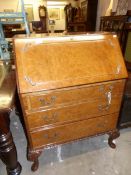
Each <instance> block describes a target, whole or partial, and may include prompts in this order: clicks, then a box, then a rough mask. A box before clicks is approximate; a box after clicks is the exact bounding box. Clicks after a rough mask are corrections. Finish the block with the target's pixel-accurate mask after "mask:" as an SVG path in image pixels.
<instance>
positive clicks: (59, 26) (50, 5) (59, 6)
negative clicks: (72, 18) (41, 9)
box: [47, 0, 68, 30]
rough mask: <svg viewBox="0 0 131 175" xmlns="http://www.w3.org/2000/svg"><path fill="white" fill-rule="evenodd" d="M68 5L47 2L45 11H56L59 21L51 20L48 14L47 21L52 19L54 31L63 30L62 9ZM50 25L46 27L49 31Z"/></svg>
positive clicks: (63, 18) (65, 2) (66, 2)
mask: <svg viewBox="0 0 131 175" xmlns="http://www.w3.org/2000/svg"><path fill="white" fill-rule="evenodd" d="M66 4H68V1H66V0H65V1H48V2H47V9H48V12H49V10H50V9H58V12H59V19H52V18H50V16H49V14H48V18H49V20H50V19H52V20H54V21H55V25H53V26H54V30H65V13H64V7H65V6H66ZM51 27H52V25H48V28H49V30H51Z"/></svg>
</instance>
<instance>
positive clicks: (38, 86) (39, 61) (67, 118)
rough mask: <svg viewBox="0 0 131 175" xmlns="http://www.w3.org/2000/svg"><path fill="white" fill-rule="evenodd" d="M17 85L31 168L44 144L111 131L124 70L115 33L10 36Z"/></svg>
mask: <svg viewBox="0 0 131 175" xmlns="http://www.w3.org/2000/svg"><path fill="white" fill-rule="evenodd" d="M14 49H15V53H16V70H17V71H16V72H17V74H16V75H17V86H18V92H19V96H20V102H21V105H22V110H23V113H24V120H25V125H26V130H27V135H28V143H29V144H28V159H29V160H30V161H33V162H34V163H33V165H32V170H33V171H35V170H37V168H38V165H39V162H38V157H39V156H40V154H41V152H42V149H43V148H44V147H46V146H52V145H56V144H61V143H65V142H68V141H72V140H76V139H81V138H84V137H88V136H93V135H97V134H103V133H108V134H109V135H110V136H109V140H108V142H109V145H110V146H111V147H112V148H115V144H114V143H113V142H112V141H113V139H115V138H117V137H118V136H119V132H118V131H117V129H116V125H117V120H118V116H119V110H120V106H121V100H122V96H123V90H124V86H125V79H126V77H127V71H126V68H125V64H124V61H123V57H122V54H121V50H120V46H119V44H118V39H117V37H116V35H112V34H108V33H107V34H106V33H104V34H103V33H99V34H83V35H73V36H72V35H62V34H59V35H53V36H52V35H32V36H29V37H27V36H17V37H16V38H14Z"/></svg>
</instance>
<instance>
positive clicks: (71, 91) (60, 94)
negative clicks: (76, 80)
mask: <svg viewBox="0 0 131 175" xmlns="http://www.w3.org/2000/svg"><path fill="white" fill-rule="evenodd" d="M124 82H125V81H124V80H118V81H111V82H108V83H102V84H101V83H97V84H93V85H88V86H78V87H74V88H66V89H62V90H53V91H47V92H45V93H35V94H28V95H24V96H22V97H23V104H24V108H25V110H38V109H41V108H45V107H54V106H58V105H61V104H67V103H71V104H72V103H73V102H78V101H83V100H88V101H90V100H92V99H97V98H102V97H104V96H105V93H107V92H109V91H112V95H117V94H121V93H122V92H123V89H124Z"/></svg>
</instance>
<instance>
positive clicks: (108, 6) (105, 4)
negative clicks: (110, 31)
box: [96, 0, 116, 31]
mask: <svg viewBox="0 0 131 175" xmlns="http://www.w3.org/2000/svg"><path fill="white" fill-rule="evenodd" d="M115 1H116V0H115ZM115 3H116V2H115ZM115 3H114V6H115ZM112 7H113V0H106V1H105V0H98V7H97V22H96V30H97V31H98V30H99V27H100V17H101V16H109V15H110V14H111V11H112ZM115 8H116V7H115ZM115 8H114V10H115Z"/></svg>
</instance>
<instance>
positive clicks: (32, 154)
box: [27, 148, 42, 171]
mask: <svg viewBox="0 0 131 175" xmlns="http://www.w3.org/2000/svg"><path fill="white" fill-rule="evenodd" d="M41 153H42V151H41V150H31V149H30V148H29V149H28V152H27V159H28V160H29V161H32V162H33V164H32V166H31V170H32V171H36V170H37V169H38V167H39V160H38V157H39V156H40V155H41Z"/></svg>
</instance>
